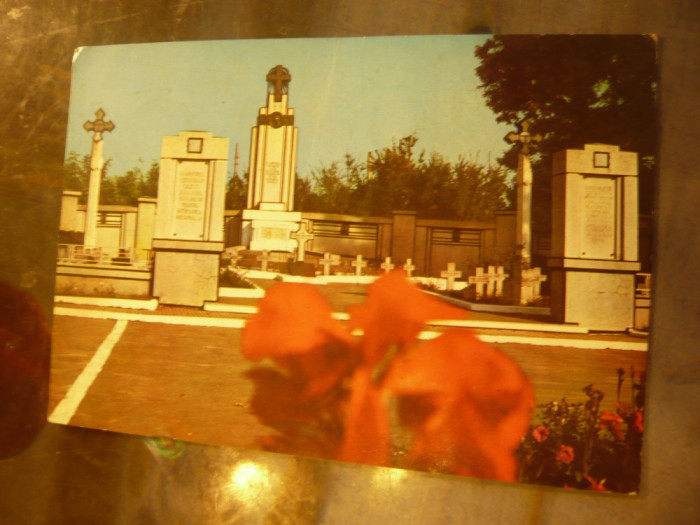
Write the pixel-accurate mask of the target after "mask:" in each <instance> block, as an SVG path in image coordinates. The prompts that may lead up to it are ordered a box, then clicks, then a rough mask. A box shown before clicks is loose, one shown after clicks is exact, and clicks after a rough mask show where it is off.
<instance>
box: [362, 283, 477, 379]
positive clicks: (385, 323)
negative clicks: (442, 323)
mask: <svg viewBox="0 0 700 525" xmlns="http://www.w3.org/2000/svg"><path fill="white" fill-rule="evenodd" d="M349 310H350V328H351V329H352V330H354V329H357V328H359V329H362V330H363V331H364V337H363V340H362V352H363V354H364V358H365V360H366V362H367V364H369V365H370V366H374V365H376V364H378V363H379V362H380V361H382V359H383V358H384V356H385V355H386V353H387V352H388V351H389V350H390V349H391V348H392V347H393V346H394V345H398V347H399V348H398V349H399V350H402V349H406V348H407V347H408V346H410V345H411V344H413V343H414V341H415V340H416V337H417V336H418V334H419V332H420V331H421V330H422V329H423V328H424V327H425V323H426V321H431V320H436V319H463V318H464V317H465V313H464V311H463V310H460V309H459V308H455V307H454V306H450V305H448V304H447V303H444V302H443V301H440V300H439V299H436V298H434V297H431V296H429V295H428V294H426V293H424V292H422V291H420V290H419V289H418V288H417V287H416V286H414V285H413V284H412V283H411V282H410V281H409V280H408V279H406V272H404V271H403V270H394V271H391V272H389V273H388V274H385V275H383V276H382V277H380V278H379V279H377V280H376V281H375V282H374V283H372V284H371V285H370V286H369V288H368V291H367V300H366V301H365V302H364V303H363V304H361V305H354V306H351V307H350V308H349Z"/></svg>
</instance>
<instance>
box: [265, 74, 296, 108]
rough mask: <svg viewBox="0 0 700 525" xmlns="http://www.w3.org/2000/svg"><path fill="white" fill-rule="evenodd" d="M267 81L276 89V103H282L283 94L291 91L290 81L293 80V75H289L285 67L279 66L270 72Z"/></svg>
mask: <svg viewBox="0 0 700 525" xmlns="http://www.w3.org/2000/svg"><path fill="white" fill-rule="evenodd" d="M265 80H267V81H268V82H269V83H270V85H271V86H273V87H274V90H275V91H274V93H275V102H281V101H282V93H286V92H287V90H288V89H289V81H290V80H292V75H290V74H289V71H288V70H287V69H286V68H285V67H283V66H280V65H277V66H275V67H273V68H272V69H271V70H270V72H269V73H268V74H267V76H266V77H265Z"/></svg>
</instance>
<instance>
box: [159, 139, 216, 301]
mask: <svg viewBox="0 0 700 525" xmlns="http://www.w3.org/2000/svg"><path fill="white" fill-rule="evenodd" d="M227 164H228V139H227V138H221V137H214V136H213V135H212V134H211V133H209V132H205V131H183V132H181V133H180V134H179V135H176V136H165V137H163V146H162V150H161V161H160V173H159V177H158V203H157V210H156V217H155V236H154V239H153V245H152V248H153V251H154V252H155V260H154V266H153V295H154V297H157V298H158V299H159V300H160V302H161V303H163V304H174V305H183V306H196V307H201V306H203V305H204V302H205V301H216V300H217V299H218V290H219V262H220V257H221V253H222V252H223V250H224V199H225V193H226V168H227Z"/></svg>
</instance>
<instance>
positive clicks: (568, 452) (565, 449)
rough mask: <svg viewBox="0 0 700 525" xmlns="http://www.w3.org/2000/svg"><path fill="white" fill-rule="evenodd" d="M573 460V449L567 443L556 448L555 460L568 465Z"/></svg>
mask: <svg viewBox="0 0 700 525" xmlns="http://www.w3.org/2000/svg"><path fill="white" fill-rule="evenodd" d="M573 460H574V449H573V448H571V447H570V446H568V445H560V446H559V450H557V461H561V462H562V463H565V464H566V465H570V464H571V462H572V461H573Z"/></svg>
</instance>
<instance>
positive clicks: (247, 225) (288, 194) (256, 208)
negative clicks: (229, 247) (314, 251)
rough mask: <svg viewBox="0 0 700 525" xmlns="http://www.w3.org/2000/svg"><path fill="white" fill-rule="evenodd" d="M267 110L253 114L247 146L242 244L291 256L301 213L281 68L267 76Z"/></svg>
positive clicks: (293, 134)
mask: <svg viewBox="0 0 700 525" xmlns="http://www.w3.org/2000/svg"><path fill="white" fill-rule="evenodd" d="M266 80H267V83H268V89H267V105H266V106H265V107H262V108H260V110H259V112H258V121H257V125H256V126H255V127H253V130H252V136H251V141H250V182H249V185H248V205H247V209H246V210H244V211H243V215H242V227H243V234H242V240H243V243H244V244H246V245H248V246H249V247H250V249H251V250H279V251H289V252H291V251H294V249H295V247H296V241H294V240H293V239H292V238H291V237H290V235H291V233H292V232H293V231H296V230H297V228H298V224H299V221H300V220H301V213H299V212H294V211H292V210H293V209H294V182H295V178H296V174H295V170H296V152H297V135H298V128H296V127H295V126H294V109H293V108H290V107H289V105H288V100H289V83H290V82H291V80H292V76H291V75H290V74H289V71H288V70H287V69H286V68H284V67H283V66H280V65H278V66H275V67H273V68H272V69H271V70H270V71H269V72H268V74H267V76H266Z"/></svg>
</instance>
